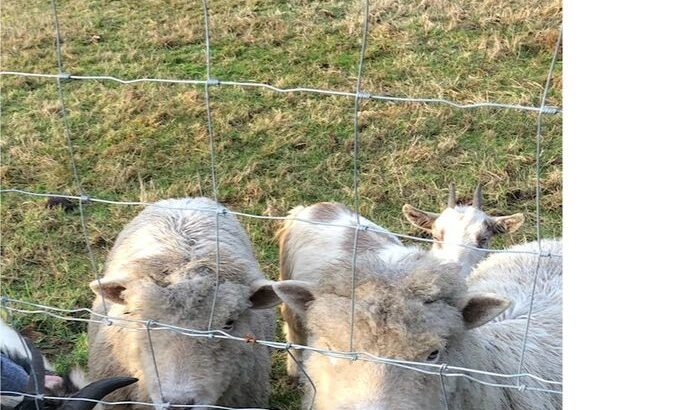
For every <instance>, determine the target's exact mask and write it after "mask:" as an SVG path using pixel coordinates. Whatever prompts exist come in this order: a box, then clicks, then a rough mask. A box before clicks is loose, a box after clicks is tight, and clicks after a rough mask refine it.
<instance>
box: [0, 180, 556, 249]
mask: <svg viewBox="0 0 698 410" xmlns="http://www.w3.org/2000/svg"><path fill="white" fill-rule="evenodd" d="M4 193H14V194H20V195H27V196H33V197H40V198H62V199H72V200H76V201H82V202H83V203H90V202H94V203H100V204H108V205H122V206H151V207H154V208H161V209H169V210H173V211H196V212H208V213H219V214H220V213H223V214H225V213H230V214H233V215H236V216H241V217H243V218H252V219H265V220H274V221H298V222H303V223H308V224H313V225H322V226H332V227H337V228H351V229H356V228H357V225H349V224H340V223H332V222H323V221H315V220H311V219H303V218H294V217H289V216H270V215H258V214H253V213H247V212H240V211H232V210H229V209H227V208H224V209H221V208H205V207H201V208H187V207H174V206H167V205H162V204H159V203H157V202H147V201H114V200H110V199H101V198H95V197H92V196H88V195H82V196H78V195H68V194H56V193H46V192H33V191H27V190H24V189H17V188H0V194H4ZM358 227H359V229H360V230H363V231H370V232H375V233H378V234H382V235H393V236H395V237H398V238H402V239H409V240H412V241H417V242H424V243H439V244H447V243H446V242H444V241H439V240H436V239H433V238H420V237H419V236H413V235H407V234H402V233H397V232H393V231H389V230H387V229H378V228H374V227H372V226H369V225H363V224H359V225H358ZM448 245H450V246H460V247H462V248H465V249H471V250H477V251H482V252H488V253H511V254H528V255H539V256H541V257H543V258H561V257H562V255H561V254H558V253H552V252H547V251H543V252H535V251H523V250H517V249H491V248H479V247H477V246H472V245H467V244H462V243H448Z"/></svg>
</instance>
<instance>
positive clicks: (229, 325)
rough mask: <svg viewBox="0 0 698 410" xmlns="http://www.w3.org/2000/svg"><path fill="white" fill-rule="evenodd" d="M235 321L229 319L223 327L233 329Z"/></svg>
mask: <svg viewBox="0 0 698 410" xmlns="http://www.w3.org/2000/svg"><path fill="white" fill-rule="evenodd" d="M234 323H235V321H234V320H233V319H228V320H227V321H226V322H225V324H224V325H223V329H225V330H230V329H232V328H233V324H234Z"/></svg>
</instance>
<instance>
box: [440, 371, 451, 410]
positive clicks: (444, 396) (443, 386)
mask: <svg viewBox="0 0 698 410" xmlns="http://www.w3.org/2000/svg"><path fill="white" fill-rule="evenodd" d="M447 367H448V365H447V364H446V363H444V364H442V365H441V368H440V369H439V380H440V381H441V395H442V399H443V405H444V409H446V410H449V406H448V392H447V391H446V381H445V380H444V370H446V368H447Z"/></svg>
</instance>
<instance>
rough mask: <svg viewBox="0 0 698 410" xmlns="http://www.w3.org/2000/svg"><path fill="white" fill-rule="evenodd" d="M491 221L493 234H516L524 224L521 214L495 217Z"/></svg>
mask: <svg viewBox="0 0 698 410" xmlns="http://www.w3.org/2000/svg"><path fill="white" fill-rule="evenodd" d="M492 219H494V233H495V234H500V233H507V232H508V233H512V232H516V230H517V229H519V228H521V225H523V223H524V215H523V214H521V213H518V214H513V215H508V216H495V217H493V218H492Z"/></svg>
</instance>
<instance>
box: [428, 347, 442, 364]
mask: <svg viewBox="0 0 698 410" xmlns="http://www.w3.org/2000/svg"><path fill="white" fill-rule="evenodd" d="M438 359H439V351H438V350H434V351H433V352H431V353H429V356H427V361H428V362H435V361H436V360H438Z"/></svg>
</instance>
